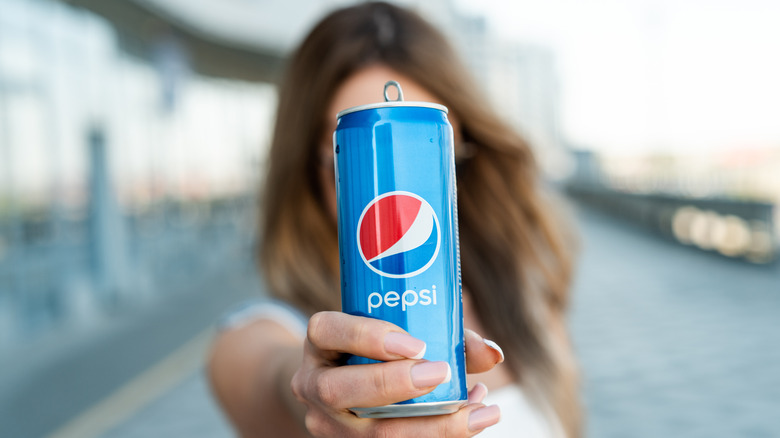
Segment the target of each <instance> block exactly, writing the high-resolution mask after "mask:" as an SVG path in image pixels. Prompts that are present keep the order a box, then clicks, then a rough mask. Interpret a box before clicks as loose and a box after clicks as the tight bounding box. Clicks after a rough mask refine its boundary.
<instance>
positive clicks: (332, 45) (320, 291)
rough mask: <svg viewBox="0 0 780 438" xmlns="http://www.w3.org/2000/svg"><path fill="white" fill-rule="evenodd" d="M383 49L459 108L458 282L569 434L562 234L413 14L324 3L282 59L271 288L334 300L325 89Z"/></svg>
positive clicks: (509, 146) (573, 430) (450, 57)
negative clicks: (322, 14) (323, 178)
mask: <svg viewBox="0 0 780 438" xmlns="http://www.w3.org/2000/svg"><path fill="white" fill-rule="evenodd" d="M376 63H381V64H384V65H386V66H388V67H390V68H391V69H393V70H395V71H397V72H399V73H401V74H403V75H405V76H407V77H409V78H411V79H412V80H414V81H416V82H417V83H419V84H420V85H422V86H423V87H424V88H425V89H426V90H428V91H429V92H431V93H432V94H433V95H434V96H436V97H437V98H439V99H440V101H441V102H442V103H444V104H445V105H446V106H447V107H448V108H449V110H450V113H451V114H453V115H454V116H455V117H457V119H458V120H459V121H460V126H461V135H462V138H463V144H462V145H460V146H462V147H456V161H457V179H458V212H459V221H460V242H461V263H462V276H463V286H464V289H465V290H467V291H468V292H469V293H470V294H471V297H472V300H471V301H472V303H473V304H474V308H475V311H476V313H477V315H478V316H479V319H480V321H481V322H482V324H483V325H484V328H485V330H486V331H487V332H488V333H487V335H488V336H490V337H492V338H493V339H495V340H496V341H497V342H498V343H499V344H500V345H501V346H502V347H503V348H504V351H505V353H506V363H507V364H508V366H509V367H510V368H511V370H512V372H513V374H514V375H515V377H516V379H517V380H518V381H522V382H523V385H524V387H526V388H527V389H528V390H529V391H530V393H531V394H532V396H534V397H535V399H536V400H537V401H539V402H540V403H541V404H542V405H543V406H544V407H545V408H551V409H552V410H553V411H554V412H555V413H556V414H557V417H558V418H559V419H560V420H561V422H562V425H563V427H564V429H565V431H566V433H567V435H568V436H571V437H575V436H579V435H580V433H581V432H580V430H581V420H580V406H579V396H578V389H577V378H576V367H575V365H574V359H573V354H572V349H571V345H570V344H569V340H568V335H567V333H566V330H565V329H564V328H563V327H564V323H563V318H564V316H563V315H564V312H565V309H566V307H567V302H568V288H569V283H570V280H571V276H572V255H571V252H572V250H571V248H570V247H568V242H567V240H566V238H565V235H566V233H565V232H564V230H563V229H562V227H561V225H560V224H561V223H562V222H561V221H559V220H558V218H556V216H555V215H556V211H557V210H555V209H553V208H552V207H551V204H550V203H549V202H548V200H547V197H546V196H544V195H543V194H542V190H541V188H540V184H539V181H538V180H539V175H538V171H537V167H536V164H535V161H534V158H533V155H532V153H531V149H530V147H529V146H528V144H527V143H526V142H525V140H524V139H523V138H522V137H521V136H519V135H518V134H517V133H516V132H515V131H514V130H512V129H511V128H510V127H509V126H508V125H506V124H505V123H504V122H503V121H502V120H501V119H500V118H499V117H498V116H497V115H496V113H495V112H494V111H493V110H492V109H491V108H489V107H488V106H487V105H486V104H485V99H484V98H483V97H482V96H480V95H479V94H478V92H477V91H476V90H477V88H476V87H475V85H474V81H473V80H472V79H471V77H470V76H469V75H468V74H467V73H466V70H465V68H464V67H463V66H462V64H461V63H460V61H459V59H458V57H457V56H456V54H455V52H454V50H453V49H452V47H451V46H450V45H449V43H448V42H447V41H446V39H445V38H444V37H443V36H442V34H441V33H440V32H438V30H436V29H435V28H434V27H433V26H431V25H430V24H429V23H427V22H426V21H424V20H423V19H422V18H420V17H419V16H418V15H416V14H414V13H412V12H409V11H407V10H404V9H401V8H399V7H396V6H393V5H389V4H386V3H365V4H361V5H358V6H353V7H348V8H344V9H341V10H337V11H335V12H332V13H331V14H330V15H328V16H327V17H326V18H324V19H323V20H322V21H320V23H319V24H318V25H317V26H316V27H315V28H314V29H313V30H312V31H311V33H310V34H309V35H308V37H307V38H306V39H305V40H304V42H303V43H302V45H301V46H300V47H299V49H298V50H297V52H295V54H294V55H293V56H292V58H291V60H290V61H289V65H288V69H287V74H286V75H285V76H284V81H283V83H282V84H281V86H280V91H279V107H278V112H277V119H276V125H275V130H274V136H273V141H272V144H271V150H270V156H269V167H268V169H267V177H266V181H265V185H264V187H263V188H264V190H263V196H262V199H261V202H262V209H261V225H260V226H261V239H262V240H261V242H260V247H259V248H260V249H259V256H260V257H259V259H260V264H261V267H262V270H263V273H264V277H265V279H266V281H267V283H268V285H269V288H270V291H271V293H272V294H273V295H274V296H276V297H278V298H281V299H283V300H285V301H287V302H290V303H292V304H293V305H295V306H297V307H298V308H300V309H302V310H303V311H305V312H308V313H314V312H317V311H320V310H334V309H335V310H337V309H339V308H340V300H339V271H338V242H337V230H336V223H335V219H334V218H333V217H332V215H331V214H330V213H329V209H328V206H327V205H326V202H325V199H324V194H323V190H324V188H322V187H320V185H321V184H320V182H319V179H318V172H319V166H320V162H319V155H318V148H319V144H320V139H321V138H322V135H323V130H324V129H325V121H324V114H325V113H326V109H327V107H328V104H329V102H330V100H331V98H332V94H333V92H334V90H336V89H337V88H338V86H339V85H340V84H341V83H342V81H344V80H345V79H346V78H347V77H349V76H350V75H351V74H352V73H355V72H356V71H357V70H359V69H360V68H362V67H365V66H368V65H370V64H376Z"/></svg>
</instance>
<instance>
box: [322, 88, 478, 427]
mask: <svg viewBox="0 0 780 438" xmlns="http://www.w3.org/2000/svg"><path fill="white" fill-rule="evenodd" d="M389 87H396V88H397V90H398V100H396V101H390V100H389V99H388V88H389ZM385 100H386V102H382V103H376V104H370V105H363V106H359V107H355V108H349V109H346V110H344V111H342V112H340V113H339V115H338V125H337V127H336V132H335V133H334V152H335V154H334V155H335V166H336V190H337V197H338V227H339V254H340V257H341V303H342V310H343V311H344V312H346V313H349V314H351V315H359V316H365V317H370V318H378V319H382V320H385V321H390V322H392V323H394V324H396V325H398V326H399V327H401V328H403V329H404V330H406V331H408V332H409V333H410V334H411V335H412V336H414V337H416V338H419V339H422V340H423V341H425V343H426V344H427V349H426V352H425V356H424V359H427V360H430V361H445V362H448V363H449V365H450V368H451V370H452V378H451V380H450V381H449V382H447V383H443V384H441V385H439V386H437V387H436V389H434V390H433V391H432V392H430V393H428V394H426V395H423V396H421V397H417V398H414V399H411V400H407V401H403V402H401V403H397V404H393V405H389V406H381V407H355V408H353V409H352V411H353V412H355V413H356V414H357V415H358V416H361V417H373V418H383V417H411V416H423V415H438V414H445V413H452V412H455V411H457V410H458V409H460V407H462V406H463V405H465V403H466V399H467V388H466V363H465V343H464V335H463V304H462V298H461V280H460V254H459V246H458V214H457V201H456V188H455V161H454V156H453V133H452V126H451V125H450V123H449V121H448V120H447V109H446V108H445V107H444V106H441V105H438V104H434V103H428V102H407V101H404V100H403V94H402V91H401V87H400V85H399V84H398V83H397V82H394V81H391V82H388V83H387V84H386V85H385ZM373 362H376V361H374V360H371V359H366V358H363V357H357V356H353V357H351V358H350V359H349V360H348V363H349V364H366V363H373Z"/></svg>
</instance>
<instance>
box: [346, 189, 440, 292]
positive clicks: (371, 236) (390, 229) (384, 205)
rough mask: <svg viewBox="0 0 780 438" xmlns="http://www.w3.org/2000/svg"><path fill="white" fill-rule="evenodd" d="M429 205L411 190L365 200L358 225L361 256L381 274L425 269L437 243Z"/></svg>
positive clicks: (407, 274) (436, 227) (394, 275)
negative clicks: (367, 201) (369, 200)
mask: <svg viewBox="0 0 780 438" xmlns="http://www.w3.org/2000/svg"><path fill="white" fill-rule="evenodd" d="M440 240H441V239H440V232H439V219H438V218H437V217H436V213H434V211H433V208H432V207H431V205H430V204H429V203H428V202H427V201H425V200H424V199H423V198H421V197H419V196H417V195H415V194H414V193H410V192H401V191H397V192H389V193H385V194H383V195H379V196H377V197H376V198H374V199H373V200H372V201H371V202H369V203H368V205H367V206H366V208H365V209H363V213H362V214H361V215H360V220H358V226H357V244H358V251H359V252H360V257H361V258H363V261H364V262H365V263H366V266H368V267H369V268H371V270H372V271H374V272H376V273H377V274H379V275H382V276H384V277H391V278H408V277H413V276H415V275H417V274H420V273H421V272H423V271H425V270H426V269H428V268H429V267H430V266H431V265H432V264H433V262H434V261H435V260H436V256H437V255H438V253H439V244H440Z"/></svg>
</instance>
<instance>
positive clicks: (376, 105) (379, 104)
mask: <svg viewBox="0 0 780 438" xmlns="http://www.w3.org/2000/svg"><path fill="white" fill-rule="evenodd" d="M393 107H417V108H433V109H437V110H439V111H443V112H444V114H447V113H448V110H447V107H446V106H444V105H441V104H438V103H433V102H414V101H407V100H402V101H391V102H377V103H369V104H366V105H358V106H353V107H352V108H347V109H345V110H341V111H339V113H338V115H337V116H336V118H338V119H340V118H342V117H343V116H346V115H347V114H351V113H354V112H357V111H363V110H369V109H378V108H393Z"/></svg>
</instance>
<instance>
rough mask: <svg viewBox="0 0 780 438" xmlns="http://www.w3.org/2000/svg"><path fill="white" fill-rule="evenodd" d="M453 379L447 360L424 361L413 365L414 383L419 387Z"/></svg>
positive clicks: (439, 383) (426, 386)
mask: <svg viewBox="0 0 780 438" xmlns="http://www.w3.org/2000/svg"><path fill="white" fill-rule="evenodd" d="M450 379H452V370H450V364H448V363H447V362H422V363H419V364H417V365H415V366H413V367H412V383H413V384H414V386H416V387H418V388H428V387H429V386H436V385H441V384H442V383H447V382H449V381H450Z"/></svg>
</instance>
